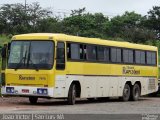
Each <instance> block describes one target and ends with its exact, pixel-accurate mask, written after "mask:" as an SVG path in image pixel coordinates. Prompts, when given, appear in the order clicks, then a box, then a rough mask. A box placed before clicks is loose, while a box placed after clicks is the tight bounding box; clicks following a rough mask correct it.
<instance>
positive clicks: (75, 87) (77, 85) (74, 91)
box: [68, 81, 81, 105]
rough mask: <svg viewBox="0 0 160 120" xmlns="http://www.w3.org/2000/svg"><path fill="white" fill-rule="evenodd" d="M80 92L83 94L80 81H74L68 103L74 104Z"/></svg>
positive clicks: (70, 88) (69, 92)
mask: <svg viewBox="0 0 160 120" xmlns="http://www.w3.org/2000/svg"><path fill="white" fill-rule="evenodd" d="M80 94H81V86H80V83H79V81H73V82H72V83H71V85H70V87H69V91H68V104H69V105H74V104H75V101H76V97H80Z"/></svg>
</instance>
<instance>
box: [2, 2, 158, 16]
mask: <svg viewBox="0 0 160 120" xmlns="http://www.w3.org/2000/svg"><path fill="white" fill-rule="evenodd" d="M26 1H27V4H30V3H32V2H35V1H37V2H39V3H40V5H41V6H42V7H43V8H47V9H50V10H52V11H54V12H55V13H56V14H64V15H67V14H70V12H71V10H75V9H79V8H83V7H86V10H87V12H91V13H96V12H101V13H103V14H104V15H106V16H109V17H112V16H116V15H122V14H123V13H124V12H125V11H130V12H131V11H135V12H136V13H139V14H142V15H146V14H147V12H148V11H149V10H150V9H152V7H153V6H160V0H26ZM6 3H23V4H24V3H25V0H0V5H2V4H6Z"/></svg>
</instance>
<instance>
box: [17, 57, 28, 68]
mask: <svg viewBox="0 0 160 120" xmlns="http://www.w3.org/2000/svg"><path fill="white" fill-rule="evenodd" d="M25 59H26V57H22V59H21V60H20V62H19V63H18V64H17V66H16V68H15V70H17V69H18V68H19V67H21V65H22V62H23V61H25Z"/></svg>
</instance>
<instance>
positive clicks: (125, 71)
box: [123, 66, 140, 75]
mask: <svg viewBox="0 0 160 120" xmlns="http://www.w3.org/2000/svg"><path fill="white" fill-rule="evenodd" d="M123 74H125V75H140V70H135V68H134V67H132V66H125V67H123Z"/></svg>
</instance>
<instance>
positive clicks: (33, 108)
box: [0, 97, 160, 120]
mask: <svg viewBox="0 0 160 120" xmlns="http://www.w3.org/2000/svg"><path fill="white" fill-rule="evenodd" d="M0 113H1V114H2V113H5V114H6V113H18V114H19V113H26V114H74V115H73V116H74V117H73V116H72V117H73V118H75V117H76V118H77V120H80V119H81V116H79V115H77V116H76V115H75V114H90V116H91V117H92V119H95V120H96V119H98V117H100V118H101V119H103V118H104V119H106V118H107V119H109V118H110V119H111V118H113V119H115V118H114V117H116V118H119V115H116V114H128V115H123V116H126V119H135V118H140V119H141V118H142V115H146V114H154V115H155V114H160V97H156V98H149V97H142V98H141V99H140V100H139V101H137V102H121V101H119V100H117V99H110V100H105V101H94V102H90V101H88V100H78V101H77V103H76V105H73V106H72V105H67V102H66V101H64V100H54V99H50V100H47V99H40V100H39V101H38V104H37V105H30V104H29V101H28V98H19V97H17V98H13V97H8V98H0ZM98 114H99V115H98ZM102 114H103V115H102ZM106 114H108V116H106ZM109 114H115V115H109ZM129 114H131V115H129ZM133 114H134V115H133ZM136 114H138V115H136ZM95 115H96V116H95ZM66 116H67V115H66ZM87 116H88V115H87ZM87 116H85V115H84V116H83V117H84V119H85V117H86V118H88V117H87ZM68 117H69V119H71V118H72V117H71V116H68ZM68 117H67V118H68ZM159 118H160V116H159ZM123 119H124V118H123Z"/></svg>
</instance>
